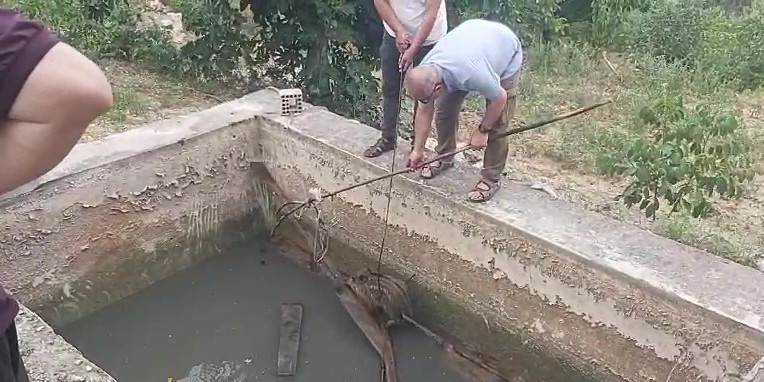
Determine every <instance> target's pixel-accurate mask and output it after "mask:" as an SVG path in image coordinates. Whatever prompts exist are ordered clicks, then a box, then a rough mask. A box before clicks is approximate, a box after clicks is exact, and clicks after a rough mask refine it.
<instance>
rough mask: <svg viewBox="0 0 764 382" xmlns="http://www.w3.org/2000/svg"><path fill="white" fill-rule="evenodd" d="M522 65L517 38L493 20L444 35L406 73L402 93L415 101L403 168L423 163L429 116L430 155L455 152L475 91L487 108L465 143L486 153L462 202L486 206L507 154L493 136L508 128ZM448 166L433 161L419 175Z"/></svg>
mask: <svg viewBox="0 0 764 382" xmlns="http://www.w3.org/2000/svg"><path fill="white" fill-rule="evenodd" d="M522 61H523V52H522V47H521V44H520V40H519V39H518V37H517V36H516V35H515V33H514V32H513V31H512V30H511V29H510V28H509V27H507V26H505V25H503V24H500V23H497V22H493V21H486V20H468V21H465V22H463V23H462V24H460V25H459V26H457V27H456V28H454V29H453V30H451V31H450V32H449V33H448V34H447V35H446V36H445V37H443V38H442V39H441V40H440V42H438V44H437V45H435V47H434V48H433V49H432V51H430V53H429V54H427V56H425V58H424V59H423V60H422V63H421V64H420V65H419V66H417V67H416V68H413V69H411V70H410V71H409V73H408V74H407V75H406V90H407V91H408V93H409V94H410V95H411V96H412V97H414V98H415V99H417V100H418V103H419V107H418V108H417V112H416V118H415V119H414V120H415V129H414V131H415V133H414V148H413V150H412V151H411V154H410V156H409V163H408V165H409V166H410V167H412V168H418V167H420V164H421V163H422V162H424V150H425V148H424V145H425V141H426V140H427V137H428V136H429V135H430V127H431V124H432V120H433V117H434V118H435V127H436V130H437V133H438V146H437V147H436V148H435V151H436V152H437V153H438V154H443V153H447V152H451V151H453V150H455V149H456V132H457V129H458V127H459V112H460V111H461V109H462V104H463V103H464V98H465V97H466V96H467V94H468V93H469V92H473V91H474V92H478V93H480V94H481V95H482V96H483V97H485V99H486V110H485V115H484V116H483V120H482V121H481V123H480V125H479V126H477V129H476V131H475V132H474V133H473V134H472V135H471V137H470V144H472V145H473V146H475V147H478V148H485V153H484V156H483V169H482V171H481V172H480V179H479V180H478V182H477V183H476V184H475V186H474V187H473V188H472V190H471V191H470V192H469V194H468V197H467V199H468V200H469V201H472V202H485V201H487V200H489V199H490V198H491V197H493V195H494V194H495V193H496V191H497V190H498V188H499V179H500V177H501V174H502V172H503V171H504V166H505V165H506V160H507V154H508V152H509V149H508V147H507V138H506V137H504V138H497V137H496V135H498V134H501V133H504V132H506V131H507V130H508V129H509V122H510V120H511V119H512V117H513V116H514V112H515V106H516V96H517V87H518V83H519V79H520V68H521V65H522ZM436 106H437V107H436ZM436 109H437V110H436ZM451 166H453V158H449V159H447V160H443V161H437V162H434V163H432V164H429V165H427V166H422V168H421V169H420V176H422V177H423V178H425V179H431V178H434V177H435V176H437V175H438V174H439V173H441V172H442V171H444V170H446V169H448V168H450V167H451Z"/></svg>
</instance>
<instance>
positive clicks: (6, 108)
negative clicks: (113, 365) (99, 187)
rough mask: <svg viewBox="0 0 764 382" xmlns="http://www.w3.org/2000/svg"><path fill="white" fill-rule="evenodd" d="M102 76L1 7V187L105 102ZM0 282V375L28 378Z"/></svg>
mask: <svg viewBox="0 0 764 382" xmlns="http://www.w3.org/2000/svg"><path fill="white" fill-rule="evenodd" d="M112 103H113V98H112V91H111V86H110V85H109V82H108V81H107V80H106V76H105V75H104V74H103V72H101V70H100V69H99V68H98V66H96V64H95V63H93V62H92V61H90V60H88V59H87V58H86V57H85V56H83V55H82V54H80V53H79V52H78V51H76V50H75V49H74V48H72V47H71V46H69V45H67V44H64V43H62V42H59V40H58V39H57V38H56V37H55V36H54V35H53V34H52V33H51V32H50V31H49V30H48V28H46V27H45V26H44V25H42V24H41V23H38V22H36V21H32V20H28V19H26V18H24V17H23V16H22V15H21V14H19V13H18V12H16V11H13V10H10V9H6V8H0V163H2V166H0V195H2V194H4V193H6V192H8V191H11V190H13V189H14V188H16V187H19V186H22V185H24V184H26V183H27V182H29V181H32V180H34V179H36V178H38V177H39V176H41V175H43V174H45V173H46V172H48V171H50V170H51V169H52V168H53V167H54V166H56V165H57V164H58V163H59V162H61V160H62V159H64V157H65V156H66V155H68V154H69V152H70V151H71V150H72V147H74V145H75V144H76V143H77V141H78V140H79V139H80V137H81V136H82V134H83V133H84V132H85V129H86V128H87V127H88V125H89V124H90V123H91V122H92V121H93V120H94V119H95V118H96V117H98V116H99V115H101V114H102V113H105V112H106V111H107V110H109V109H110V108H111V106H112ZM18 311H19V305H18V303H17V302H16V301H15V300H14V299H13V298H12V297H10V296H9V295H8V294H6V293H5V290H4V289H3V287H2V286H1V285H0V382H27V381H28V379H27V374H26V369H25V368H24V363H23V361H22V359H21V355H20V354H19V346H18V338H17V333H16V326H15V324H14V319H15V317H16V314H17V313H18Z"/></svg>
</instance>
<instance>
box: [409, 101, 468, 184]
mask: <svg viewBox="0 0 764 382" xmlns="http://www.w3.org/2000/svg"><path fill="white" fill-rule="evenodd" d="M465 97H467V92H463V91H456V92H453V93H446V94H445V95H443V96H442V97H440V98H438V99H437V100H436V101H435V118H434V120H435V131H436V133H437V134H438V145H437V146H436V147H435V152H436V153H437V154H438V155H440V154H445V153H448V152H451V151H454V150H456V132H457V131H458V130H459V113H460V112H461V110H462V104H464V98H465ZM453 164H454V158H453V157H451V158H448V159H444V160H442V161H435V162H433V163H431V164H429V165H427V166H424V167H422V170H421V171H420V172H419V174H420V176H421V177H422V178H425V179H432V178H434V177H436V176H438V174H440V173H441V172H443V171H444V170H447V169H449V168H451V167H452V166H453Z"/></svg>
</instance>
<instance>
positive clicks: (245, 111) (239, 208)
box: [0, 98, 263, 381]
mask: <svg viewBox="0 0 764 382" xmlns="http://www.w3.org/2000/svg"><path fill="white" fill-rule="evenodd" d="M261 107H262V103H257V102H249V101H247V99H246V98H245V99H242V100H239V101H235V102H231V103H228V104H225V105H221V106H219V107H215V108H212V109H209V110H205V111H202V112H199V113H195V114H193V115H190V116H187V117H184V118H176V119H172V120H167V121H162V122H158V123H155V124H151V125H148V126H146V127H143V128H140V129H136V130H132V131H128V132H125V133H122V134H117V135H113V136H110V137H108V138H106V139H104V140H101V141H97V142H92V143H85V144H80V145H77V146H76V147H75V149H74V150H73V151H72V153H71V155H69V156H68V157H67V158H66V159H65V160H64V161H63V162H62V163H61V164H60V165H59V166H58V167H57V168H56V169H54V170H53V171H52V172H51V173H49V174H47V175H46V176H45V177H43V178H42V179H38V180H37V181H35V182H31V183H30V184H29V185H28V186H27V190H29V189H32V188H33V189H34V192H16V193H15V194H14V195H5V200H3V202H2V205H3V211H2V214H0V227H2V230H0V253H3V254H4V256H0V280H2V284H3V285H4V286H5V287H6V288H8V289H9V290H10V291H11V292H12V293H14V295H15V297H17V298H18V299H19V300H20V301H21V302H22V303H23V304H24V305H26V306H28V307H30V308H31V309H33V310H34V311H35V312H36V314H35V313H31V311H29V310H28V309H27V308H26V307H25V308H23V309H24V310H23V312H24V313H23V314H22V315H20V316H19V317H18V318H17V322H18V325H19V337H20V342H21V344H22V348H23V349H24V358H25V360H26V362H27V363H28V365H29V368H30V373H32V375H31V377H32V381H70V380H71V381H78V380H82V381H85V380H87V381H102V380H103V381H108V380H113V379H111V377H108V376H107V375H105V373H103V371H102V370H100V369H98V368H96V367H94V366H93V365H92V364H87V363H83V361H82V360H81V359H80V358H81V356H80V355H79V353H77V352H76V351H75V350H74V349H73V348H72V347H71V346H68V345H66V346H68V347H66V346H65V344H62V341H63V340H62V339H61V338H60V337H58V336H56V335H55V333H53V331H52V330H51V329H50V327H48V326H47V324H44V323H43V322H42V320H41V319H40V317H42V318H44V319H45V321H47V323H48V324H51V325H53V326H54V327H58V326H61V325H65V324H66V323H68V322H71V321H73V320H76V319H77V318H79V317H81V316H83V315H86V314H88V313H90V312H92V311H94V310H97V309H100V308H101V307H103V306H105V305H107V304H110V303H112V302H114V301H116V300H118V299H120V298H122V297H125V296H127V295H129V294H132V293H135V292H136V291H138V290H140V289H142V288H145V287H146V286H148V285H150V284H151V283H153V282H155V281H157V280H159V279H162V278H165V277H167V276H169V275H171V274H174V273H176V272H178V271H180V270H182V269H184V268H186V267H188V266H190V265H192V264H194V263H195V262H197V261H199V260H201V259H202V258H203V257H204V256H209V255H211V254H214V253H216V252H215V250H218V251H220V250H225V249H226V248H227V247H228V246H233V245H236V244H237V243H238V242H241V241H243V240H245V239H246V236H248V235H249V236H251V235H252V234H253V233H254V232H252V231H253V227H252V223H257V220H255V218H256V217H257V216H259V215H258V213H257V212H258V211H257V210H258V208H259V206H258V205H256V204H253V202H254V201H255V199H254V198H253V197H252V195H251V192H253V189H252V186H253V185H254V183H253V180H254V177H256V176H257V174H256V173H255V172H254V171H253V169H252V164H253V163H259V161H260V154H259V142H258V140H259V129H258V128H256V127H255V126H254V125H253V123H252V120H251V118H252V115H253V114H262V113H263V109H261ZM213 249H214V250H213ZM38 314H39V316H38ZM59 350H60V351H59ZM41 358H47V359H45V360H41ZM83 370H84V371H83ZM59 374H60V375H59ZM80 377H82V378H86V379H80ZM102 377H103V378H102ZM57 378H59V379H57ZM67 378H68V379H67Z"/></svg>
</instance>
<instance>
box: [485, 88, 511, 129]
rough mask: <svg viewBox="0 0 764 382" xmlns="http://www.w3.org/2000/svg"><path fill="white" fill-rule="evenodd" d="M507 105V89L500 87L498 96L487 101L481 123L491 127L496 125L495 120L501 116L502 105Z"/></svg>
mask: <svg viewBox="0 0 764 382" xmlns="http://www.w3.org/2000/svg"><path fill="white" fill-rule="evenodd" d="M506 105H507V91H506V90H504V89H501V91H500V92H499V96H498V97H496V98H494V99H492V100H490V101H488V105H486V108H485V114H484V115H483V121H481V122H480V124H481V125H483V126H485V127H487V128H490V129H492V128H493V127H494V126H496V122H498V121H499V119H500V118H501V113H503V112H504V107H506Z"/></svg>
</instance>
